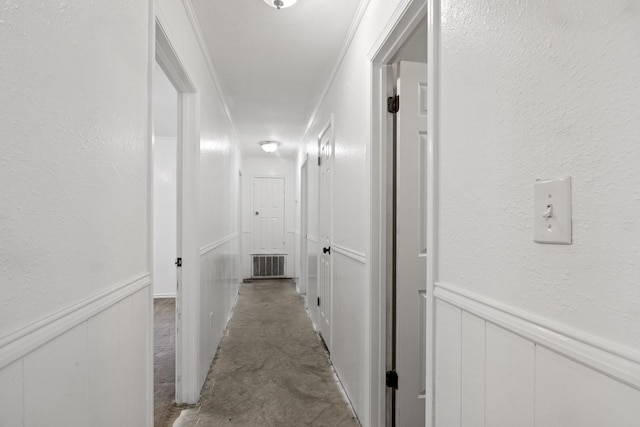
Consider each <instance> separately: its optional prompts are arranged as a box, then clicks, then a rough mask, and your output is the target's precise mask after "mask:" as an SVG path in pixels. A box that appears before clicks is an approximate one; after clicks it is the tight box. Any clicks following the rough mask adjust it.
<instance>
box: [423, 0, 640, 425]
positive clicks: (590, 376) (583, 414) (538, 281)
mask: <svg viewBox="0 0 640 427" xmlns="http://www.w3.org/2000/svg"><path fill="white" fill-rule="evenodd" d="M639 40H640V9H639V8H638V5H637V4H635V3H633V2H628V1H612V2H608V3H607V4H606V5H603V4H601V3H599V2H594V1H587V2H584V1H577V0H571V1H565V2H561V3H544V2H526V3H515V2H498V3H496V2H489V1H474V2H470V1H462V2H461V1H455V2H454V1H448V0H447V1H443V2H442V32H441V46H440V52H441V64H440V70H441V74H440V79H441V84H440V111H439V117H440V137H439V140H438V145H437V148H438V155H437V161H438V165H439V169H438V171H439V173H438V175H437V179H438V206H439V208H438V211H437V214H438V216H437V236H438V238H437V246H436V251H437V253H436V254H435V255H434V256H435V259H436V260H437V269H436V272H437V276H436V288H435V293H436V297H437V300H438V301H437V303H436V304H437V307H436V329H437V334H436V421H437V425H447V426H456V425H476V424H474V423H473V422H472V423H470V424H468V423H466V422H465V420H476V422H478V423H480V424H479V425H483V424H482V422H484V421H486V425H515V424H517V425H523V426H524V425H531V426H533V425H537V426H550V425H580V426H596V425H619V426H623V425H636V424H637V422H638V419H639V416H640V412H639V411H640V409H638V405H637V402H640V391H639V390H640V356H639V354H640V344H639V343H640V287H638V283H637V282H638V277H640V263H639V262H638V260H639V259H640V228H639V227H638V221H637V219H638V218H640V193H639V191H640V190H639V189H640V172H639V169H638V164H640V133H639V132H638V126H639V124H640V123H639V120H638V117H640V102H639V100H640V79H639V77H638V70H640V55H638V41H639ZM562 176H571V177H572V183H573V244H572V245H571V246H555V245H542V244H537V243H534V242H533V239H532V234H533V230H532V223H533V182H534V181H535V180H536V179H539V178H552V177H562ZM458 338H460V339H458ZM460 345H461V346H462V350H460V348H459V347H460ZM473 355H478V356H479V357H477V358H475V359H474V358H473ZM484 358H486V359H484ZM576 362H578V363H576ZM485 390H486V391H485ZM460 402H462V406H461V407H462V413H460V406H456V405H457V404H458V403H460ZM474 402H476V403H474ZM477 402H486V405H485V406H483V405H477ZM485 407H486V412H485ZM460 417H462V423H461V419H460Z"/></svg>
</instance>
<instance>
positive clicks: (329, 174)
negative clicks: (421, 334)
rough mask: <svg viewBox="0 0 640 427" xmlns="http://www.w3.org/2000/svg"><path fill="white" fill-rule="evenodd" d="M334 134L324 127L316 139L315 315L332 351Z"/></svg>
mask: <svg viewBox="0 0 640 427" xmlns="http://www.w3.org/2000/svg"><path fill="white" fill-rule="evenodd" d="M332 135H333V132H332V129H331V124H329V125H327V127H325V129H324V130H323V132H322V133H321V134H320V137H319V149H320V156H319V158H320V206H319V208H320V218H319V225H320V248H321V249H320V254H319V257H318V259H319V262H318V264H319V265H318V301H317V304H318V312H319V315H320V334H321V335H322V338H323V339H324V342H325V344H326V345H327V348H328V349H329V351H331V305H332V304H331V286H332V283H333V277H332V269H331V266H332V264H331V233H332V229H333V222H332V221H333V208H332V200H333V137H332Z"/></svg>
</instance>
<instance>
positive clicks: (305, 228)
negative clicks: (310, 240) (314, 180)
mask: <svg viewBox="0 0 640 427" xmlns="http://www.w3.org/2000/svg"><path fill="white" fill-rule="evenodd" d="M308 174H309V154H307V155H306V156H305V158H304V161H303V162H302V165H301V166H300V285H299V286H298V292H299V293H300V294H301V295H304V300H305V306H308V300H307V287H308V284H309V258H308V256H309V255H308V247H307V234H308V233H309V212H308V211H309V175H308Z"/></svg>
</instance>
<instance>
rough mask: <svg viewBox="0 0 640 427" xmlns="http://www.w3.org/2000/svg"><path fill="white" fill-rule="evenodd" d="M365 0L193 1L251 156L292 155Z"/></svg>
mask: <svg viewBox="0 0 640 427" xmlns="http://www.w3.org/2000/svg"><path fill="white" fill-rule="evenodd" d="M360 1H361V0H298V2H297V3H296V4H295V5H293V6H291V7H290V8H286V9H281V10H277V9H274V8H272V7H269V6H268V5H266V4H265V3H264V1H263V0H191V2H192V5H193V8H194V10H195V12H196V16H197V18H198V22H199V24H200V27H201V30H202V34H203V36H204V39H205V41H206V43H207V45H208V47H209V50H210V54H211V58H212V59H213V62H214V67H215V69H216V72H217V74H218V79H219V83H220V86H221V88H222V92H223V96H224V98H225V100H226V102H227V106H228V108H229V112H230V114H231V119H232V120H233V122H234V124H235V127H236V130H237V132H238V137H239V139H240V144H241V146H242V149H243V152H244V155H245V156H246V157H268V156H274V155H275V156H277V157H293V156H294V155H295V153H296V151H297V148H298V146H299V144H300V143H301V139H302V137H303V136H304V132H305V129H306V127H307V122H308V120H309V118H310V116H311V114H312V113H313V110H314V108H315V106H316V104H317V103H318V101H319V98H320V96H321V95H322V91H323V89H324V87H325V86H326V84H327V82H328V80H329V78H330V77H331V73H332V71H333V69H334V67H335V65H336V62H337V61H338V59H339V55H340V52H341V50H342V48H343V45H344V43H345V39H346V37H347V34H348V31H349V29H350V27H351V24H352V22H353V20H354V17H355V14H356V11H357V10H358V5H359V3H360ZM265 139H275V140H278V141H280V142H281V143H282V145H281V146H280V149H279V150H278V151H277V152H276V153H274V154H271V155H269V154H266V153H263V152H262V150H261V149H260V147H259V146H258V142H259V141H261V140H265Z"/></svg>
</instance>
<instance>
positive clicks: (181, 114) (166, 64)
mask: <svg viewBox="0 0 640 427" xmlns="http://www.w3.org/2000/svg"><path fill="white" fill-rule="evenodd" d="M155 18H156V21H155V37H154V38H155V60H156V62H157V64H158V66H159V68H160V69H161V71H162V72H163V74H164V75H165V76H166V78H167V80H168V82H169V84H170V85H171V86H172V87H173V89H174V91H175V94H176V108H175V110H173V111H174V113H173V118H172V119H167V120H171V121H174V122H175V123H176V132H175V150H174V149H173V147H171V148H167V147H164V148H167V149H166V151H167V152H168V153H165V154H167V156H168V157H169V160H167V162H168V163H170V164H171V166H170V167H171V168H173V167H174V166H173V165H175V169H174V170H175V196H172V197H175V211H174V212H175V220H174V219H173V217H172V218H171V219H166V218H165V220H164V224H165V225H166V229H165V230H159V232H164V231H166V230H167V229H170V230H171V231H172V230H175V248H170V247H169V246H166V247H165V250H167V252H170V255H171V256H172V257H175V258H174V259H171V258H169V259H168V261H167V260H166V259H164V260H160V259H159V258H158V259H156V255H159V254H156V248H155V238H156V236H154V233H153V230H152V231H151V232H150V240H151V242H150V247H151V248H152V249H151V259H150V261H151V271H153V272H154V273H156V270H157V269H160V270H162V269H164V270H165V271H167V272H168V271H170V269H173V272H175V276H173V273H167V275H168V276H170V278H169V279H168V282H169V283H175V311H174V313H175V343H176V344H175V393H174V396H175V402H176V403H178V404H182V403H195V402H196V401H197V400H198V397H199V395H200V387H199V386H200V385H199V384H198V372H197V367H198V363H197V362H198V348H197V344H198V343H197V340H196V339H195V336H196V334H197V331H198V314H199V313H198V289H199V288H198V285H199V279H198V276H199V262H200V252H199V245H198V229H197V214H198V210H197V194H196V193H195V188H197V177H198V163H199V150H200V143H199V130H198V128H197V117H198V114H199V113H198V94H197V93H196V91H195V87H194V85H193V84H192V82H191V79H190V78H189V76H188V74H187V72H186V70H185V68H184V66H183V65H182V62H181V61H180V59H179V58H178V56H177V54H176V52H175V49H174V48H173V46H172V44H171V41H170V40H169V37H168V36H167V34H166V32H165V31H164V27H163V25H162V19H161V17H160V16H156V17H155ZM154 74H156V73H154ZM156 77H157V76H155V75H154V76H153V78H152V79H151V80H152V82H153V81H154V80H155V78H156ZM154 84H155V83H154ZM152 92H153V91H152ZM152 95H153V93H150V97H151V98H153V96H152ZM150 103H151V111H152V118H153V119H159V118H156V117H155V113H156V110H158V111H160V110H161V109H162V108H163V107H160V106H158V107H156V106H155V105H154V104H153V99H150ZM159 142H160V141H159ZM151 145H152V146H153V141H152V144H151ZM158 147H160V146H159V145H158ZM158 147H156V148H158ZM171 153H173V154H174V155H173V159H171V158H170V157H171ZM150 163H151V164H150V167H149V169H150V173H149V175H150V177H149V182H150V183H151V184H150V185H153V183H155V181H156V177H155V176H154V175H155V174H154V169H155V164H154V157H153V156H151V160H150ZM157 178H158V179H161V178H162V177H161V176H160V177H157ZM168 181H171V179H168ZM150 191H151V193H152V197H151V199H152V200H153V202H154V203H152V204H151V206H150V209H149V211H150V214H149V216H150V220H149V222H150V224H156V217H159V220H160V219H161V218H163V215H165V214H167V213H166V212H160V211H157V212H156V210H155V209H154V205H155V200H154V192H153V191H152V190H150ZM170 210H172V211H173V209H172V208H171V209H170ZM171 222H173V227H172V226H171ZM167 224H168V225H167ZM174 251H175V252H174ZM167 256H169V255H167ZM156 264H158V265H156ZM167 264H168V265H167ZM161 280H162V279H161ZM154 282H155V277H154Z"/></svg>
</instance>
